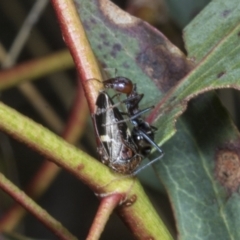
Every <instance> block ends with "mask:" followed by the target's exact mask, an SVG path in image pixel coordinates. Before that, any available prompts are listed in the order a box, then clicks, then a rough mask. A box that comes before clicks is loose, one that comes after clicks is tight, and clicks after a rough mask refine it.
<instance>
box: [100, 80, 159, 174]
mask: <svg viewBox="0 0 240 240" xmlns="http://www.w3.org/2000/svg"><path fill="white" fill-rule="evenodd" d="M103 84H104V87H105V88H112V89H114V90H115V91H117V92H119V93H124V94H126V95H127V98H126V99H125V100H123V101H122V102H123V103H125V104H126V108H127V115H128V117H129V118H128V119H124V120H121V121H117V124H120V123H122V122H124V121H126V120H127V121H128V120H130V121H131V122H132V124H133V129H132V132H131V136H132V139H133V141H134V143H135V144H136V145H137V148H138V153H140V154H141V156H143V157H147V156H148V155H149V154H150V152H151V150H152V147H153V146H154V147H155V148H156V149H157V151H158V152H159V156H158V157H156V158H155V159H153V160H151V161H150V162H149V163H147V164H146V165H144V166H142V167H141V168H139V169H137V170H136V171H135V172H134V174H136V173H138V172H140V171H141V170H142V169H143V168H145V167H147V166H149V165H150V164H152V163H154V162H156V161H157V160H159V159H160V158H161V157H162V156H163V151H162V150H161V148H160V147H159V146H158V145H157V144H156V143H155V142H154V132H155V131H156V130H157V128H155V127H154V126H151V125H150V124H149V123H147V122H146V121H144V120H143V119H142V118H141V115H142V114H143V113H145V112H147V111H149V110H150V109H152V108H153V107H148V108H146V109H142V110H140V109H139V102H140V101H141V100H142V98H143V96H144V94H139V93H138V92H137V87H136V84H133V83H132V81H131V80H130V79H128V78H125V77H115V78H110V79H108V80H105V81H104V82H103ZM115 106H116V104H115ZM107 125H108V124H107ZM107 125H106V126H107ZM110 125H112V123H110Z"/></svg>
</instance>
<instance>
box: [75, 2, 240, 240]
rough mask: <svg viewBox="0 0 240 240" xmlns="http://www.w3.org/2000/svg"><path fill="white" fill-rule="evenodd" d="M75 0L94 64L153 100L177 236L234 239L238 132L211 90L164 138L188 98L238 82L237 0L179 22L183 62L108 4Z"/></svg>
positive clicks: (144, 27)
mask: <svg viewBox="0 0 240 240" xmlns="http://www.w3.org/2000/svg"><path fill="white" fill-rule="evenodd" d="M75 2H76V6H77V9H78V11H79V14H80V17H81V19H82V21H83V22H84V24H85V27H86V31H87V34H88V37H89V40H90V42H91V45H92V47H93V49H94V52H95V54H96V56H97V57H98V59H99V61H100V63H101V65H102V66H103V67H106V68H114V69H117V71H118V75H122V76H126V77H128V78H130V79H132V80H133V81H134V82H137V86H138V90H139V92H143V93H144V94H145V101H150V102H152V101H155V103H156V102H159V104H158V105H157V106H156V108H155V110H154V111H153V112H152V113H151V114H150V116H149V118H148V120H150V121H151V122H154V121H155V122H154V125H156V126H158V128H159V131H158V134H157V136H156V139H157V142H158V143H161V144H162V143H164V142H166V141H167V140H168V142H167V143H165V145H164V146H163V148H164V151H165V156H164V157H163V158H162V160H161V161H159V162H158V163H156V164H155V166H156V168H157V173H158V175H159V177H160V178H161V179H162V182H163V184H164V185H165V187H166V190H167V192H168V194H169V197H170V199H171V202H172V207H173V210H174V213H175V218H176V221H177V227H178V232H179V235H180V237H179V239H191V240H192V239H204V240H205V239H224V240H225V239H240V236H239V231H238V225H239V221H237V219H238V218H239V217H238V216H239V202H240V201H239V194H238V188H239V183H240V182H239V180H238V176H239V173H240V172H239V171H238V168H240V160H239V159H240V154H239V152H240V151H239V133H238V131H237V129H236V128H235V126H234V125H233V123H232V121H231V119H230V118H229V116H228V114H227V113H226V111H225V110H224V109H223V108H222V106H221V104H220V103H219V101H218V99H217V98H216V96H215V95H214V94H212V93H207V94H204V95H201V96H200V97H198V98H197V99H195V100H194V101H193V102H191V103H190V107H189V109H188V111H187V113H186V114H185V115H184V116H183V117H182V118H181V119H180V120H179V121H178V123H177V129H178V132H177V134H176V135H175V136H174V137H173V138H171V137H172V136H173V135H174V133H175V122H176V119H177V118H178V117H179V116H180V115H181V114H182V113H183V111H184V110H185V109H186V107H187V103H188V101H189V100H191V99H192V98H194V97H196V96H197V95H199V94H200V93H204V92H207V91H210V90H214V89H218V88H230V87H231V88H236V89H239V88H240V81H239V76H240V70H239V66H240V55H239V50H240V49H239V47H240V34H239V33H240V24H239V22H240V21H239V16H240V3H238V1H237V0H234V1H231V2H229V1H228V2H226V1H223V0H218V1H216V0H215V1H212V2H211V3H210V4H209V5H208V6H207V7H206V8H205V9H204V10H203V12H201V13H200V14H199V15H198V16H197V17H196V19H195V20H194V21H193V22H192V23H191V24H190V25H189V26H187V28H186V29H185V31H184V37H185V42H186V47H187V50H188V54H189V56H190V57H191V60H192V64H190V63H189V61H188V60H187V59H186V58H185V57H184V56H183V54H182V53H181V52H180V51H179V50H178V49H176V48H175V47H174V46H173V45H172V44H171V43H170V42H169V41H168V40H167V39H166V38H165V37H164V36H163V35H162V34H161V33H159V32H158V31H157V30H156V29H154V28H152V27H151V26H149V25H148V24H146V23H144V22H142V21H140V20H136V19H135V18H132V17H130V16H129V15H127V14H126V13H124V12H122V11H121V10H119V9H117V8H116V7H114V6H113V5H112V4H111V3H109V2H107V1H103V0H99V1H96V0H91V1H83V0H75ZM193 66H195V67H194V68H193ZM191 68H193V70H192V71H191V72H190V73H188V72H189V71H190V69H191ZM113 72H114V71H113ZM187 73H188V74H187ZM186 74H187V75H186ZM185 75H186V76H185ZM111 76H114V75H111ZM184 76H185V77H184ZM183 77H184V78H183ZM181 78H183V79H182V80H180V79H181ZM179 80H180V81H179ZM170 138H171V139H170ZM169 139H170V140H169Z"/></svg>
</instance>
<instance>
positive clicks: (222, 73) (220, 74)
mask: <svg viewBox="0 0 240 240" xmlns="http://www.w3.org/2000/svg"><path fill="white" fill-rule="evenodd" d="M225 74H226V72H220V73H218V75H217V78H221V77H222V76H223V75H225Z"/></svg>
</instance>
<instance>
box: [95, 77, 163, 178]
mask: <svg viewBox="0 0 240 240" xmlns="http://www.w3.org/2000/svg"><path fill="white" fill-rule="evenodd" d="M103 83H104V86H105V88H112V89H114V90H115V91H117V92H119V93H124V94H126V95H127V98H126V99H125V100H123V101H122V102H120V103H115V104H114V102H113V100H112V99H111V98H110V97H109V95H108V94H107V93H106V92H105V91H103V92H101V93H100V94H99V96H98V98H97V101H96V106H97V110H96V113H95V115H94V118H95V129H96V132H97V135H98V139H99V146H100V147H98V152H99V154H100V156H101V161H102V162H103V163H104V164H106V165H108V166H109V167H110V168H111V169H113V170H114V171H116V172H119V173H124V174H128V175H135V174H137V173H138V172H139V171H141V170H142V169H143V168H145V167H147V166H148V165H150V164H152V163H154V162H156V161H157V160H159V159H160V158H161V157H162V156H163V152H162V150H161V148H160V147H159V146H158V145H157V144H156V143H155V142H154V132H155V131H156V130H157V129H156V128H155V127H153V126H151V125H149V124H148V123H147V122H146V121H144V120H143V119H142V118H141V115H142V114H143V113H145V112H147V111H149V110H150V109H152V107H149V108H146V109H143V110H140V109H139V102H140V101H141V99H142V98H143V96H144V95H143V94H139V93H138V92H137V89H136V84H133V83H132V81H131V80H130V79H128V78H125V77H115V78H111V79H108V80H106V81H104V82H103ZM121 103H124V104H126V108H127V113H126V114H127V115H128V117H127V118H126V119H124V118H123V115H122V113H121V112H120V111H119V110H118V105H119V104H121ZM127 121H130V122H131V123H132V124H133V128H132V131H131V132H130V130H129V128H128V126H127V124H126V122H127ZM153 146H154V147H155V148H156V149H157V150H158V152H159V156H158V157H156V158H155V159H153V160H151V161H150V162H149V163H147V164H146V165H144V166H142V167H139V165H140V163H141V161H142V160H143V158H145V157H147V156H148V155H149V154H150V152H151V150H152V147H153Z"/></svg>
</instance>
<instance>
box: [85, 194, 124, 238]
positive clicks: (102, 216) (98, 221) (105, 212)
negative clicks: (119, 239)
mask: <svg viewBox="0 0 240 240" xmlns="http://www.w3.org/2000/svg"><path fill="white" fill-rule="evenodd" d="M121 199H122V194H112V195H110V196H107V197H105V198H103V199H102V200H101V203H100V206H99V208H98V211H97V214H96V216H95V218H94V221H93V223H92V226H91V228H90V230H89V233H88V236H87V238H86V239H87V240H98V239H99V238H100V236H101V234H102V231H103V230H104V227H105V225H106V223H107V221H108V219H109V217H110V215H111V214H112V212H113V210H114V209H115V208H116V207H117V205H118V204H119V202H120V201H121Z"/></svg>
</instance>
